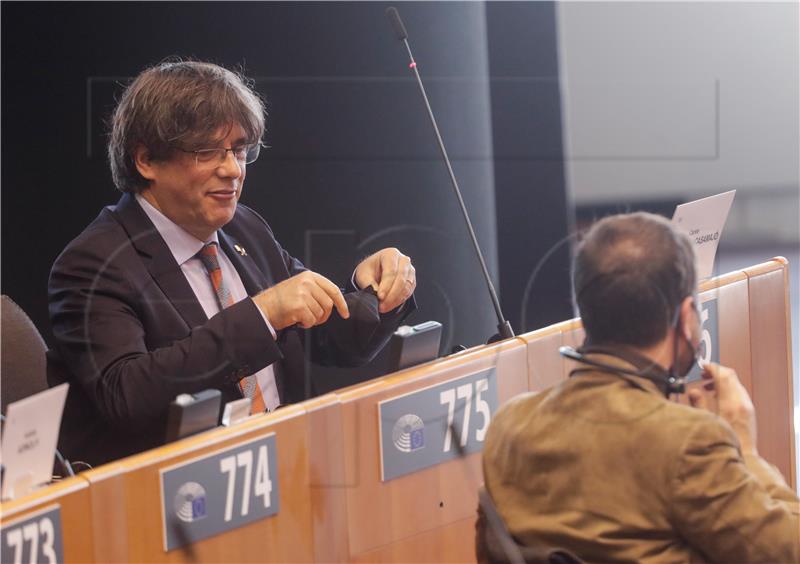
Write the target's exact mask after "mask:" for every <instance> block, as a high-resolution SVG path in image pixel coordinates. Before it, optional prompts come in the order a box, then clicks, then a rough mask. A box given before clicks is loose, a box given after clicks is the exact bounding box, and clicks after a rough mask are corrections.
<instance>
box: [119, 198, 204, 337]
mask: <svg viewBox="0 0 800 564" xmlns="http://www.w3.org/2000/svg"><path fill="white" fill-rule="evenodd" d="M114 212H115V214H116V215H117V217H118V218H119V221H120V223H121V224H122V226H123V228H124V229H125V231H126V232H127V233H128V237H129V238H130V240H131V244H132V245H133V246H134V248H135V249H136V251H137V252H138V253H139V255H140V256H141V257H142V261H143V262H144V263H145V265H146V266H147V270H148V271H149V272H150V276H152V277H153V280H154V281H155V283H156V284H158V287H159V288H161V291H162V292H164V295H165V296H166V297H167V300H168V301H169V302H170V303H171V304H172V305H173V306H174V307H175V309H176V310H178V312H179V313H180V315H181V317H183V319H184V321H186V324H187V325H188V326H189V327H190V328H192V327H197V326H198V325H202V324H203V323H205V322H206V321H207V319H208V318H207V317H206V314H205V312H204V311H203V307H202V306H201V305H200V302H198V301H197V296H195V293H194V291H193V290H192V287H191V286H190V285H189V282H188V281H187V280H186V277H185V276H184V275H183V271H181V268H180V266H179V265H178V263H177V262H175V257H173V256H172V252H170V250H169V247H167V244H166V243H165V242H164V239H163V238H162V237H161V235H160V234H159V233H158V230H157V229H156V228H155V226H154V225H153V223H152V222H151V221H150V218H149V217H147V214H145V213H144V210H142V208H141V207H140V206H139V203H138V202H137V201H136V198H135V197H134V196H132V195H131V194H125V195H123V196H122V198H121V199H120V201H119V203H118V204H117V206H116V208H115V210H114Z"/></svg>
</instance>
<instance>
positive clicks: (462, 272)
mask: <svg viewBox="0 0 800 564" xmlns="http://www.w3.org/2000/svg"><path fill="white" fill-rule="evenodd" d="M387 5H388V4H385V3H379V2H375V3H372V2H369V3H338V2H336V3H334V2H326V3H249V2H248V3H237V2H225V3H211V2H208V3H191V2H180V3H140V2H137V3H118V2H114V3H100V2H98V3H38V2H37V3H8V2H6V3H3V4H2V292H3V293H5V294H9V295H10V296H11V297H12V298H13V299H15V300H16V301H17V302H18V303H20V305H21V306H22V307H23V309H25V310H26V311H27V312H28V313H29V314H30V315H31V317H32V318H33V320H34V322H35V323H36V324H37V325H38V326H39V327H40V328H41V329H42V331H43V333H45V336H46V338H48V335H47V334H48V332H49V328H48V322H47V304H46V287H47V277H48V273H49V269H50V265H51V264H52V262H53V260H54V259H55V257H56V256H57V255H58V253H59V252H60V251H61V249H62V248H63V247H64V246H65V244H66V243H67V242H68V241H69V240H70V239H71V238H73V237H74V236H76V235H77V234H78V233H79V232H80V231H81V229H82V228H83V227H84V226H85V225H86V224H87V223H88V222H89V221H91V220H92V219H93V218H94V217H95V216H96V214H97V213H98V211H99V210H100V208H101V207H102V206H104V205H111V204H114V203H115V202H116V200H117V199H118V196H119V194H118V193H117V192H116V190H115V189H114V187H113V185H112V184H111V180H110V173H109V172H108V167H107V164H106V161H105V153H104V150H105V148H104V144H105V127H104V121H105V119H106V118H107V117H108V115H109V113H110V111H111V109H112V108H113V103H114V99H115V96H116V95H118V94H119V92H120V91H121V89H122V85H124V84H125V83H126V81H127V80H128V79H129V78H130V77H132V76H135V75H136V74H137V73H138V72H139V71H140V70H141V69H142V68H144V67H145V66H147V65H149V64H153V63H156V62H158V61H160V60H162V59H163V58H165V57H167V56H169V55H179V56H184V57H195V58H199V59H204V60H211V61H214V62H217V63H220V64H223V65H226V66H229V67H232V66H237V65H240V66H242V67H243V68H244V71H245V73H246V74H247V75H248V76H250V77H253V78H254V79H255V80H256V86H257V89H258V90H259V91H260V92H261V93H262V94H263V95H264V97H265V98H266V100H267V102H268V111H269V118H268V133H267V136H266V142H267V144H269V145H271V146H272V149H270V150H269V151H267V152H266V153H265V154H264V153H262V157H261V159H260V160H259V161H258V162H257V163H255V164H254V165H251V166H250V167H249V168H248V178H247V182H246V186H245V190H244V196H243V201H244V202H245V203H247V204H248V205H250V206H252V207H254V208H255V209H256V210H258V211H259V212H261V213H262V215H264V216H265V217H266V218H267V220H268V221H269V222H270V224H271V225H272V227H273V229H274V231H275V232H276V234H277V236H278V238H279V239H280V240H281V242H282V243H283V245H284V246H285V247H286V248H287V249H288V250H289V251H290V252H291V253H292V254H294V255H295V256H298V257H300V258H301V259H303V260H304V261H305V262H306V264H307V265H308V266H310V267H311V268H314V269H315V270H319V271H320V272H322V273H323V274H325V275H327V276H329V277H331V278H332V279H339V280H341V278H343V277H344V276H348V275H349V272H350V271H351V269H352V267H353V265H354V264H355V263H356V261H357V260H358V259H359V258H360V257H363V256H365V255H366V254H368V253H370V252H373V251H374V250H377V249H379V248H382V247H385V246H389V245H393V246H397V247H399V248H400V249H402V250H403V251H404V252H406V253H407V254H409V255H411V256H412V257H413V259H414V262H415V264H416V266H417V269H418V276H419V288H418V293H417V295H418V300H419V304H420V311H419V312H418V313H417V314H416V315H415V317H414V318H413V319H412V321H415V322H420V321H423V320H427V319H436V320H439V321H441V322H443V323H444V324H445V329H446V330H445V336H444V341H445V342H444V343H443V350H445V349H448V350H449V348H450V346H451V345H453V344H456V343H463V344H465V345H474V344H478V343H480V342H482V341H485V340H486V338H488V337H489V335H491V334H492V333H493V332H494V331H495V321H494V317H493V311H492V308H491V304H490V302H489V299H488V297H487V296H486V294H485V287H484V283H483V282H482V280H481V278H480V272H479V267H478V263H477V260H476V259H475V258H474V256H473V255H472V251H471V248H470V245H469V242H468V240H467V238H466V229H465V227H464V224H463V220H462V219H461V218H460V217H459V215H458V209H457V206H456V203H455V200H454V199H453V196H452V193H451V188H450V186H449V183H448V178H447V175H446V170H445V168H444V165H443V164H442V163H441V161H440V159H439V155H438V150H437V148H436V145H435V142H434V137H433V134H432V131H431V129H430V126H429V124H428V122H427V118H426V116H425V114H424V111H423V107H422V102H421V100H420V98H419V94H418V92H417V90H416V85H415V83H414V82H412V80H411V78H410V74H409V73H408V69H407V59H406V54H405V50H404V49H403V47H402V45H401V44H400V43H399V42H397V40H396V39H395V38H394V36H393V35H392V33H391V31H390V28H389V25H388V22H387V21H386V18H385V16H384V10H385V8H386V6H387ZM399 8H400V10H401V14H402V16H403V18H404V20H405V23H406V27H407V28H408V29H409V33H410V39H411V41H412V47H413V49H414V51H415V55H416V56H417V59H418V61H419V63H420V70H421V73H422V75H423V78H424V80H425V81H426V86H427V89H428V93H429V96H430V98H431V103H432V105H433V108H434V111H435V112H436V115H437V118H438V120H439V125H440V128H441V130H442V134H443V136H444V139H445V142H446V143H447V146H448V150H449V152H450V155H451V158H452V159H453V162H454V167H455V170H456V174H457V176H458V177H459V180H460V183H461V188H462V190H463V191H464V195H465V200H466V203H467V207H468V208H469V210H470V212H471V214H472V218H473V221H474V223H475V227H476V231H477V233H478V238H479V240H480V242H481V244H482V246H483V249H484V252H485V253H486V256H487V262H488V264H489V268H490V270H491V272H492V274H493V277H494V278H495V282H496V284H497V287H498V290H499V291H500V292H501V299H502V303H503V306H504V309H505V310H506V314H507V316H508V317H509V318H510V319H511V321H512V323H513V325H514V327H515V329H516V330H517V332H521V331H523V330H525V329H532V328H535V327H539V326H542V325H545V324H547V323H551V322H554V321H557V320H560V319H564V318H566V317H568V316H569V315H570V314H571V308H570V306H569V284H568V256H569V254H568V251H569V250H568V247H567V246H566V245H563V244H560V242H561V241H563V240H564V239H565V237H566V235H567V231H568V225H569V222H568V216H569V214H568V212H567V204H566V196H565V189H564V173H563V162H562V161H563V159H562V141H561V128H560V123H561V113H560V101H559V89H558V65H557V56H556V25H555V12H554V7H553V5H552V4H550V3H524V4H522V3H520V4H516V3H489V4H487V5H484V3H479V2H468V3H458V2H445V3H435V2H426V3H405V2H404V3H401V4H400V5H399ZM523 306H524V307H523ZM523 309H524V310H525V311H523Z"/></svg>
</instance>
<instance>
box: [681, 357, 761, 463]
mask: <svg viewBox="0 0 800 564" xmlns="http://www.w3.org/2000/svg"><path fill="white" fill-rule="evenodd" d="M703 379H704V380H706V382H705V383H704V386H703V387H704V388H705V389H706V390H711V391H712V392H713V395H714V397H715V398H716V399H717V405H718V406H719V416H720V417H722V418H723V419H725V420H726V421H727V422H728V423H730V425H731V427H733V430H734V432H735V433H736V436H737V437H738V438H739V442H740V443H741V444H742V452H743V453H750V454H756V453H757V451H756V412H755V409H754V408H753V402H752V401H750V396H749V395H748V394H747V390H745V388H744V386H742V383H741V382H740V381H739V377H738V376H737V375H736V372H734V371H733V370H732V369H730V368H726V367H725V366H720V365H719V364H714V363H713V362H709V363H706V364H704V365H703ZM689 402H690V403H691V404H692V405H693V406H694V407H699V408H703V409H707V400H706V397H705V395H704V394H703V392H702V390H699V389H697V388H695V389H693V390H689Z"/></svg>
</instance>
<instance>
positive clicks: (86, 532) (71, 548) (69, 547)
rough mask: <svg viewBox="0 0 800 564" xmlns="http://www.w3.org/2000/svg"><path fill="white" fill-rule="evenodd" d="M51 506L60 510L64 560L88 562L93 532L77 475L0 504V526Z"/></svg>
mask: <svg viewBox="0 0 800 564" xmlns="http://www.w3.org/2000/svg"><path fill="white" fill-rule="evenodd" d="M55 505H58V506H60V508H61V532H62V537H63V540H64V545H63V547H64V561H65V562H67V563H69V562H92V561H94V560H95V559H96V558H95V551H94V540H95V535H96V534H98V533H99V534H102V532H103V529H97V528H95V527H93V524H92V508H91V504H90V502H89V484H88V482H87V481H86V480H84V479H82V478H81V477H80V476H76V477H73V478H68V479H66V480H63V481H61V482H58V483H56V484H51V485H50V486H47V487H45V488H43V489H41V490H38V491H36V492H34V493H31V494H29V495H27V496H24V497H21V498H20V499H15V500H13V501H8V502H5V503H3V504H2V505H0V526H2V527H3V528H5V527H6V523H9V522H10V523H12V524H13V523H14V522H16V521H17V520H20V519H24V518H25V517H26V516H28V515H31V514H32V513H36V512H38V511H40V510H44V509H48V508H50V507H53V506H55Z"/></svg>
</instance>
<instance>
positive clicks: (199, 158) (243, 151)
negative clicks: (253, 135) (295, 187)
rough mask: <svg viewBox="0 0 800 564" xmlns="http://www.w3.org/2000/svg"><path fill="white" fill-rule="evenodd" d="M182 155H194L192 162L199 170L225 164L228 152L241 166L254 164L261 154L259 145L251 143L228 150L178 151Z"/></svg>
mask: <svg viewBox="0 0 800 564" xmlns="http://www.w3.org/2000/svg"><path fill="white" fill-rule="evenodd" d="M179 150H180V151H183V152H184V153H190V154H192V155H194V162H195V164H196V165H197V167H198V168H201V169H204V170H206V169H211V168H217V167H218V166H221V165H222V163H224V162H225V159H227V158H228V152H229V151H230V152H231V153H232V154H233V157H234V158H235V159H236V160H237V161H239V162H240V163H242V164H246V165H248V164H250V163H253V162H255V160H256V159H257V158H258V155H259V154H260V153H261V143H251V144H248V145H239V146H237V147H231V148H229V149H223V148H221V147H220V148H217V149H197V150H195V151H189V150H187V149H180V148H179Z"/></svg>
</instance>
